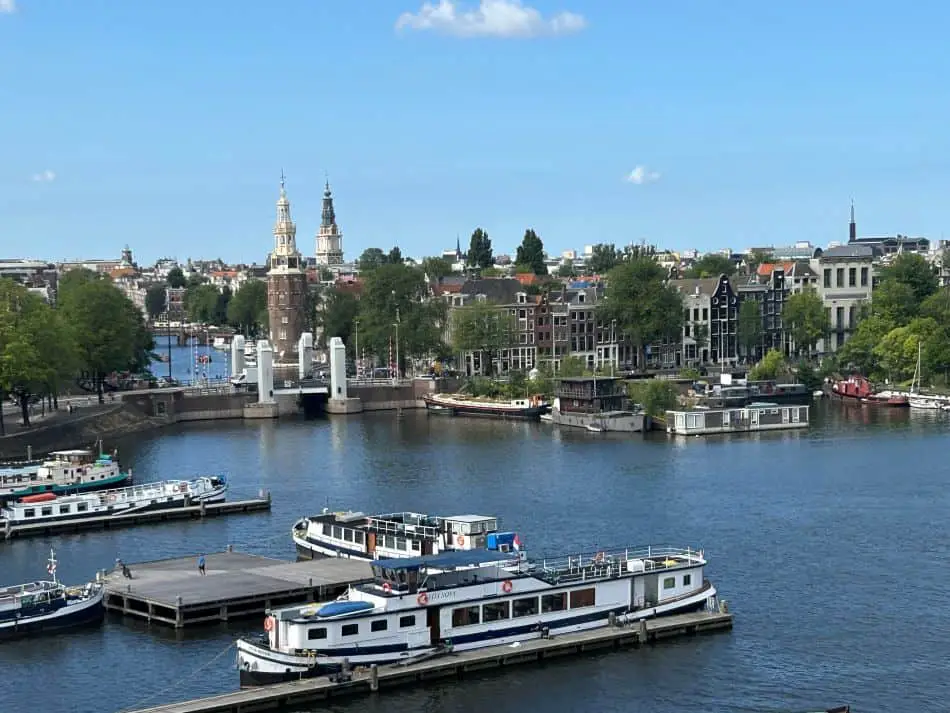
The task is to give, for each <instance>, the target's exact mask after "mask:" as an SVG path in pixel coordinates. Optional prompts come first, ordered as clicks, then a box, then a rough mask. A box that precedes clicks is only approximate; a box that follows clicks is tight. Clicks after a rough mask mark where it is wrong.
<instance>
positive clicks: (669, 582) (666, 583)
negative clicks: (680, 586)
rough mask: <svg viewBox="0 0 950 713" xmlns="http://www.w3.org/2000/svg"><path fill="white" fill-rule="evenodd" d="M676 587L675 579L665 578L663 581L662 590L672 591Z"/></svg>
mask: <svg viewBox="0 0 950 713" xmlns="http://www.w3.org/2000/svg"><path fill="white" fill-rule="evenodd" d="M675 586H676V577H667V578H666V579H664V580H663V589H673V587H675Z"/></svg>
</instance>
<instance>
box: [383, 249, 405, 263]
mask: <svg viewBox="0 0 950 713" xmlns="http://www.w3.org/2000/svg"><path fill="white" fill-rule="evenodd" d="M402 262H403V258H402V250H400V249H399V246H398V245H395V246H393V248H392V249H391V250H390V251H389V254H388V255H387V256H386V263H387V264H389V265H401V264H402Z"/></svg>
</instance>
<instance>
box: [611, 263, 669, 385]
mask: <svg viewBox="0 0 950 713" xmlns="http://www.w3.org/2000/svg"><path fill="white" fill-rule="evenodd" d="M665 277H666V274H665V271H664V270H663V268H662V267H660V265H659V264H658V263H657V262H656V261H655V260H654V259H653V258H650V257H638V258H633V259H631V260H628V261H625V262H623V263H621V264H619V265H617V266H616V267H615V268H614V269H613V270H611V271H610V273H609V275H608V277H607V291H606V296H605V298H604V301H603V304H602V306H601V307H600V309H599V310H598V311H599V312H600V317H601V319H603V320H604V322H605V323H609V322H610V321H611V320H613V319H615V320H617V326H618V328H619V329H620V331H621V333H623V334H626V335H628V336H629V337H630V339H631V340H632V341H633V343H634V345H635V346H636V348H637V351H638V353H639V355H640V359H639V364H640V366H641V368H643V367H644V366H645V364H646V358H645V352H646V346H647V345H648V344H653V343H654V342H658V341H660V340H662V339H664V338H671V339H675V338H678V337H679V336H680V334H682V329H683V301H682V298H681V296H680V293H679V292H678V291H677V290H676V289H675V288H674V287H672V286H670V285H668V284H667V283H666V281H665Z"/></svg>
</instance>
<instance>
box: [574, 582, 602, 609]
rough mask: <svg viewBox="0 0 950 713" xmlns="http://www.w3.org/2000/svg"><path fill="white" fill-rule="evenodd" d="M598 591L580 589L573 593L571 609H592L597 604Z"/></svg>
mask: <svg viewBox="0 0 950 713" xmlns="http://www.w3.org/2000/svg"><path fill="white" fill-rule="evenodd" d="M596 591H597V590H595V589H594V588H593V587H591V588H590V589H578V590H577V591H574V592H571V609H580V608H582V607H592V606H594V604H595V603H596V602H597V598H596V596H595V594H596Z"/></svg>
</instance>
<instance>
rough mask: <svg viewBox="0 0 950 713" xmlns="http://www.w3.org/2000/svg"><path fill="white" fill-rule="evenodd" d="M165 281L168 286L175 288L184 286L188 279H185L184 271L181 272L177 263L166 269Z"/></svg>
mask: <svg viewBox="0 0 950 713" xmlns="http://www.w3.org/2000/svg"><path fill="white" fill-rule="evenodd" d="M165 281H166V282H167V283H168V286H169V287H175V288H178V287H185V286H186V285H187V284H188V280H186V279H185V273H184V272H182V270H181V268H180V267H178V266H177V265H176V266H175V267H173V268H172V269H171V270H169V271H168V275H167V276H166V277H165Z"/></svg>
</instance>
